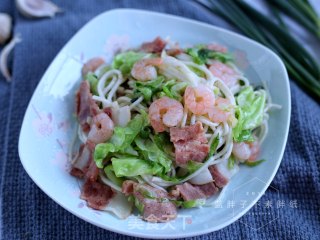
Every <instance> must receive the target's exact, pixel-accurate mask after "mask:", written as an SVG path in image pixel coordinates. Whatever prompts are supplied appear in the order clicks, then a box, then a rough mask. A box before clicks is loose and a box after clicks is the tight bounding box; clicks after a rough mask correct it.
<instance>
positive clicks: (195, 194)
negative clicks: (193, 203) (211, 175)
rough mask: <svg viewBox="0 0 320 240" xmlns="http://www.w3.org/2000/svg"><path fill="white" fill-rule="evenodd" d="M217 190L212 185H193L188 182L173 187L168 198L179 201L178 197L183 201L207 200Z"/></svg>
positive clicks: (211, 183)
mask: <svg viewBox="0 0 320 240" xmlns="http://www.w3.org/2000/svg"><path fill="white" fill-rule="evenodd" d="M218 191H219V188H217V186H216V185H215V184H214V183H213V182H210V183H206V184H203V185H193V184H190V183H188V182H185V183H183V184H180V185H177V186H175V187H174V188H173V189H172V190H171V191H170V193H169V194H170V196H172V197H173V198H174V199H179V198H180V197H181V198H182V199H183V200H184V201H190V200H196V199H204V198H209V197H211V196H213V195H214V194H216V193H217V192H218Z"/></svg>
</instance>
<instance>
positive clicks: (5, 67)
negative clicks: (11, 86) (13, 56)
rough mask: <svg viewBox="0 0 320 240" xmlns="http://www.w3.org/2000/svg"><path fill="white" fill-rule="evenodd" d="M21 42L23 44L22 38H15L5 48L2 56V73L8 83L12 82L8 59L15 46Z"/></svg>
mask: <svg viewBox="0 0 320 240" xmlns="http://www.w3.org/2000/svg"><path fill="white" fill-rule="evenodd" d="M19 42H21V38H20V37H19V36H17V37H14V38H13V39H12V40H11V41H10V43H8V45H6V46H5V47H4V48H3V50H2V51H1V54H0V71H1V73H2V75H3V76H4V77H5V78H6V80H7V82H10V81H11V74H10V71H9V68H8V58H9V55H10V53H11V51H12V50H13V48H14V46H15V45H16V44H17V43H19Z"/></svg>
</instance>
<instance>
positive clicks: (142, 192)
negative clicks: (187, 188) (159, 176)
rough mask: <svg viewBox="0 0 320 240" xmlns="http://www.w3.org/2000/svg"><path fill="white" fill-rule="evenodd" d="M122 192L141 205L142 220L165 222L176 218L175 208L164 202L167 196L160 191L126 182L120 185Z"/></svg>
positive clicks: (145, 185) (129, 181) (170, 203)
mask: <svg viewBox="0 0 320 240" xmlns="http://www.w3.org/2000/svg"><path fill="white" fill-rule="evenodd" d="M122 192H123V193H124V194H125V195H126V196H128V195H133V196H134V197H135V198H136V199H137V200H138V201H139V202H140V203H141V204H142V205H143V213H142V218H143V219H144V220H146V221H148V222H166V221H169V220H172V219H174V218H176V216H177V208H176V206H175V205H174V204H173V203H172V202H170V201H168V200H165V199H168V194H167V193H166V192H164V191H162V190H160V189H156V188H154V187H151V186H149V185H147V184H140V183H136V182H134V181H131V180H127V181H124V182H123V184H122ZM146 192H147V193H148V194H146ZM147 195H151V196H147Z"/></svg>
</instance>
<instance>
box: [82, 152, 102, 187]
mask: <svg viewBox="0 0 320 240" xmlns="http://www.w3.org/2000/svg"><path fill="white" fill-rule="evenodd" d="M98 176H99V168H98V167H97V165H96V163H95V161H94V160H93V157H91V158H90V161H89V163H88V165H87V167H86V170H85V177H86V179H89V180H90V181H92V182H94V181H97V179H98Z"/></svg>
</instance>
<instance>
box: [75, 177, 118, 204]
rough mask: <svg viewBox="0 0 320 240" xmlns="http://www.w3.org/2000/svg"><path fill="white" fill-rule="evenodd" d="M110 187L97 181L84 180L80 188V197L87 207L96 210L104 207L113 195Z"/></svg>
mask: <svg viewBox="0 0 320 240" xmlns="http://www.w3.org/2000/svg"><path fill="white" fill-rule="evenodd" d="M113 195H114V192H113V191H112V189H111V188H110V187H109V186H107V185H104V184H103V183H100V182H98V181H95V182H93V181H90V180H86V182H85V183H84V185H83V186H82V190H81V196H80V197H81V199H83V200H86V201H87V204H88V206H89V207H91V208H93V209H97V210H102V209H104V208H105V207H106V206H107V204H108V203H109V200H110V199H111V198H112V197H113Z"/></svg>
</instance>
